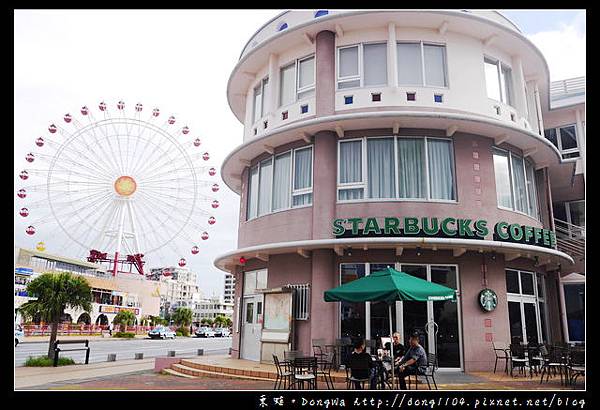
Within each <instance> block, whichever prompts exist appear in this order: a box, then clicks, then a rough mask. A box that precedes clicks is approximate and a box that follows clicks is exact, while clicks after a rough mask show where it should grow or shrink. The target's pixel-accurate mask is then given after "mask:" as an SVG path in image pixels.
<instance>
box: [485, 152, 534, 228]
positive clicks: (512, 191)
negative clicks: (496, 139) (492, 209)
mask: <svg viewBox="0 0 600 410" xmlns="http://www.w3.org/2000/svg"><path fill="white" fill-rule="evenodd" d="M494 151H500V152H503V153H507V158H508V175H509V180H510V195H511V206H512V208H507V207H505V206H502V205H500V204H499V203H498V194H497V186H496V206H497V207H498V209H502V210H505V211H511V212H516V213H518V214H521V215H525V216H528V217H530V218H533V219H535V220H536V221H538V222H540V198H539V196H538V186H537V181H536V175H535V171H536V169H535V164H534V163H533V162H532V161H530V160H528V159H527V158H526V157H523V156H521V155H516V154H514V153H513V152H512V151H511V150H508V149H503V148H499V147H498V146H496V145H493V146H492V164H493V156H494V153H495V152H494ZM513 156H515V157H517V158H521V159H522V160H523V176H524V178H525V179H524V181H525V208H526V210H527V211H529V209H530V208H531V204H530V203H529V187H528V186H527V185H528V184H527V164H529V165H531V166H532V168H533V185H534V193H535V202H536V207H535V214H534V215H529V213H528V212H521V211H518V210H517V209H516V203H515V187H514V173H513V165H512V157H513ZM494 183H495V184H496V170H495V169H494Z"/></svg>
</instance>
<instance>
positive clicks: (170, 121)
mask: <svg viewBox="0 0 600 410" xmlns="http://www.w3.org/2000/svg"><path fill="white" fill-rule="evenodd" d="M168 122H169V124H175V117H173V116H172V115H171V116H170V117H169V121H168Z"/></svg>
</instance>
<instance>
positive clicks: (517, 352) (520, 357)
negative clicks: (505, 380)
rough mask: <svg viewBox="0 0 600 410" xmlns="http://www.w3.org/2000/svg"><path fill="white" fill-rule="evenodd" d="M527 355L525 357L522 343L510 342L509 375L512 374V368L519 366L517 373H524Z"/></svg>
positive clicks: (511, 375)
mask: <svg viewBox="0 0 600 410" xmlns="http://www.w3.org/2000/svg"><path fill="white" fill-rule="evenodd" d="M527 365H528V362H527V357H525V346H523V345H522V344H520V343H519V344H516V343H512V344H511V345H510V377H514V376H513V370H514V368H515V367H518V368H519V373H524V374H525V368H526V367H527Z"/></svg>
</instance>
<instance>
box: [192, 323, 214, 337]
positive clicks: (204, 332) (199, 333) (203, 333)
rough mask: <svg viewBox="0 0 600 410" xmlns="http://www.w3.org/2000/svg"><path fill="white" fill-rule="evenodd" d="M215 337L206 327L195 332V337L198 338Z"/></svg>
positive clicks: (210, 329)
mask: <svg viewBox="0 0 600 410" xmlns="http://www.w3.org/2000/svg"><path fill="white" fill-rule="evenodd" d="M215 335H216V332H215V331H214V330H213V329H212V328H210V327H208V326H204V327H201V328H199V329H198V330H196V336H198V337H215Z"/></svg>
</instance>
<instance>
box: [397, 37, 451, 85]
mask: <svg viewBox="0 0 600 410" xmlns="http://www.w3.org/2000/svg"><path fill="white" fill-rule="evenodd" d="M398 44H418V45H419V51H420V56H421V84H418V83H413V84H410V83H402V82H401V81H400V77H399V76H398V87H423V88H437V89H449V88H450V76H449V75H448V52H447V49H448V47H447V44H446V43H439V42H436V41H423V40H418V41H416V40H413V41H411V40H399V41H396V75H398V74H399V73H398V69H399V64H398ZM426 45H428V46H438V47H443V49H444V53H443V55H444V83H445V85H443V86H441V85H430V84H427V78H426V77H427V76H426V73H425V46H426Z"/></svg>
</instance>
